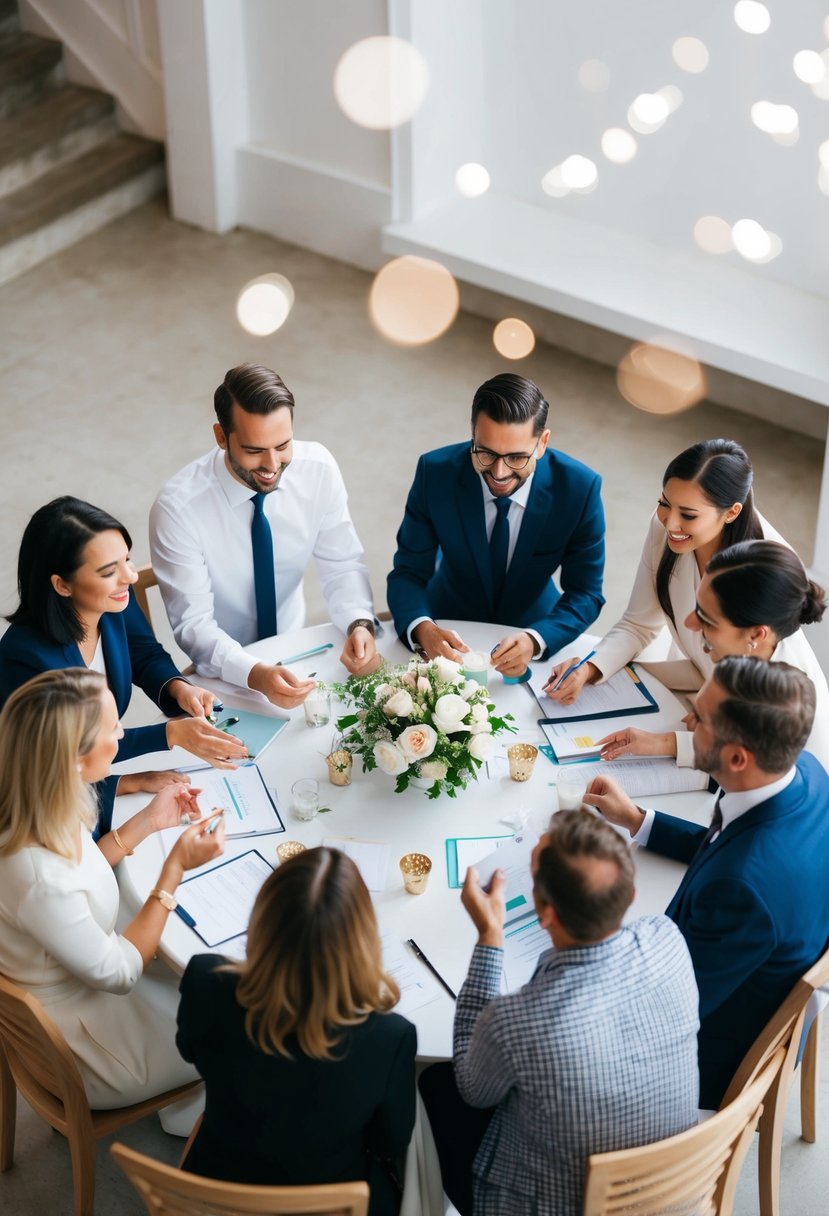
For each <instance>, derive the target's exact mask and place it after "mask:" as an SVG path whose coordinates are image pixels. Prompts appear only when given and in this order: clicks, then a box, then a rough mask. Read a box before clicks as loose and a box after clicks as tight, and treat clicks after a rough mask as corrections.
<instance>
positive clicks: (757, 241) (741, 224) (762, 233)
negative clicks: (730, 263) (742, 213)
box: [731, 219, 772, 262]
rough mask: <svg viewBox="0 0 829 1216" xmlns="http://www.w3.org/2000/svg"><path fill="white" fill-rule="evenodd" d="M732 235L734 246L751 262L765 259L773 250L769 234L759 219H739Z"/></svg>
mask: <svg viewBox="0 0 829 1216" xmlns="http://www.w3.org/2000/svg"><path fill="white" fill-rule="evenodd" d="M731 236H732V239H733V241H734V248H735V249H736V250H737V252H738V253H739V254H741V255H742V256H743V257H744V258H746V260H747V261H749V262H760V261H764V260H765V259H766V258H767V257H768V254H769V253H770V252H771V248H772V246H771V240H770V239H769V234H768V233H767V232H766V230H765V228H764V227H763V225H762V224H760V223H758V222H757V220H749V219H742V220H737V222H736V224H733V225H732V228H731Z"/></svg>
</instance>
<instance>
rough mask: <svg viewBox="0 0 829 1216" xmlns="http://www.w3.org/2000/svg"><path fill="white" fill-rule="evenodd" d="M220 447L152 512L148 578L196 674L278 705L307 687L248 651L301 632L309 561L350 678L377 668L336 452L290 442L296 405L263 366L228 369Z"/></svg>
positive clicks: (297, 698)
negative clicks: (152, 577) (341, 639)
mask: <svg viewBox="0 0 829 1216" xmlns="http://www.w3.org/2000/svg"><path fill="white" fill-rule="evenodd" d="M214 405H215V409H216V418H217V422H216V423H215V425H214V427H213V434H214V436H215V438H216V443H217V445H218V446H217V447H216V448H215V449H214V450H213V451H212V452H209V453H208V454H207V455H206V456H202V457H200V458H199V459H198V460H194V461H193V462H192V463H191V464H189V465H186V466H185V468H183V469H181V470H180V472H178V473H177V474H176V475H175V476H174V477H172V478H171V479H170V481H168V482H167V484H166V485H165V486H164V488H163V489H162V491H161V493H160V494H159V496H158V498H157V499H156V501H155V503H154V504H153V508H152V511H151V513H150V549H151V552H152V562H153V569H154V571H155V574H156V577H157V578H158V584H159V587H160V589H161V594H162V596H163V598H164V604H165V607H166V609H167V614H168V616H169V618H170V623H171V625H172V627H173V632H174V634H175V637H176V641H177V642H178V644H179V646H180V647H181V648H182V650H184V651H185V653H186V654H188V655H189V656H190V657H191V659H192V660H193V662H194V663H195V665H196V670H197V671H198V672H199V674H201V675H209V676H214V677H218V678H220V679H222V680H225V681H226V682H227V683H230V684H237V685H241V686H242V687H248V688H253V689H255V690H256V691H257V692H261V693H263V694H264V695H265V696H266V697H267V698H268V700H270V701H272V702H273V703H274V704H275V705H281V706H283V707H285V708H292V707H293V706H295V705H298V704H299V703H300V702H301V701H304V699H305V697H306V696H307V695H308V693H309V692H310V691H311V689H312V688H313V687H314V681H313V680H300V679H298V677H297V676H295V675H294V674H293V673H292V672H290V671H289V670H287V669H286V668H285V667H281V666H276V665H275V664H272V663H263V662H259V661H257V660H256V659H255V658H253V657H252V656H250V655H249V654H247V653H246V652H245V650H244V647H245V646H247V645H249V644H250V643H251V642H254V641H257V640H258V639H259V638H261V637H269V636H272V635H273V634H274V633H277V632H280V633H284V632H287V631H289V630H292V629H299V628H301V627H302V626H303V625H304V623H305V599H304V596H303V592H302V579H303V576H304V574H305V570H306V567H307V566H308V563H309V561H310V559H311V558H312V557H313V558H314V560H315V561H316V565H317V571H318V574H319V578H320V582H321V584H322V590H323V594H324V595H325V600H326V603H327V605H328V610H329V612H330V614H331V620H332V621H333V622H334V624H335V625H337V626H338V627H339V628H340V629H341V630H342V631H343V633H344V634H345V635H346V639H345V646H344V648H343V652H342V655H341V656H340V657H341V661H342V662H343V664H344V665H345V666H346V668H347V669H348V670H349V671H350V672H352V673H354V674H365V673H366V672H368V671H372V670H374V668H375V666H376V665H377V662H378V656H377V648H376V646H375V641H374V631H375V620H374V609H373V607H372V597H371V587H370V586H369V581H368V570H367V568H366V566H365V564H364V563H363V561H362V555H363V548H362V545H361V544H360V540H359V538H358V536H357V533H356V532H355V530H354V525H353V523H352V522H351V516H350V514H349V511H348V496H347V494H346V489H345V484H344V482H343V479H342V475H341V474H340V470H339V468H338V467H337V464H336V462H335V460H334V458H333V456H332V455H331V453H330V452H329V451H328V450H327V449H326V448H324V447H323V446H322V445H321V444H319V443H306V442H302V441H300V440H296V441H295V440H294V438H293V412H294V398H293V394H292V393H291V391H290V390H289V389H288V388H287V387H286V386H285V384H284V383H283V381H282V379H281V378H280V377H279V376H278V375H277V374H276V373H275V372H272V371H270V370H269V369H268V368H265V367H258V366H256V365H255V364H250V363H246V364H242V365H241V366H240V367H235V368H231V370H230V371H229V372H228V373H227V375H226V376H225V378H224V382H223V383H222V384H221V385H219V387H218V388H217V389H216V393H215V397H214Z"/></svg>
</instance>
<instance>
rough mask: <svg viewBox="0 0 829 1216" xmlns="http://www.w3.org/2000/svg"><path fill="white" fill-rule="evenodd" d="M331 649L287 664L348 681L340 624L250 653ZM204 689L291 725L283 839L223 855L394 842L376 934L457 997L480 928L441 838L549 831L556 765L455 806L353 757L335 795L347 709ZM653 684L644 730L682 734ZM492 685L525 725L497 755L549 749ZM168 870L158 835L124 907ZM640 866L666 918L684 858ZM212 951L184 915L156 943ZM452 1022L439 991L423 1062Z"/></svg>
mask: <svg viewBox="0 0 829 1216" xmlns="http://www.w3.org/2000/svg"><path fill="white" fill-rule="evenodd" d="M442 623H443V624H447V625H449V626H450V627H453V628H457V629H458V632H459V633H460V634H461V636H462V637H463V638H464V640H465V641H466V642H467V643H468V644H469V645H470V646H472V647H474V648H476V649H479V650H482V651H487V652H488V651H489V650H490V649H491V647H492V646H494V645H495V643H496V642H497V641H499V640H500V638H501V637H502V636H503V635H504V629H503V627H502V626H495V625H485V624H478V623H470V622H442ZM328 641H331V642H333V643H334V645H333V647H332V649H331V650H329V651H326V652H325V653H324V654H322V655H317V656H314V657H312V658H309V659H305V660H300V661H299V662H296V663H292V664H291V669H292V670H293V671H294V672H296V674H297V675H300V676H307V675H310V674H311V673H312V672H315V673H316V675H317V678H318V679H320V680H325V681H326V682H327V683H331V682H333V681H335V680H343V679H344V678H345V676H346V672H345V671H344V669H343V668H342V666H341V665H340V663H339V654H340V651H341V649H342V635H341V634H340V633H339V631H338V630H337V629H335V628H334V626H333V625H319V626H313V627H310V628H307V629H303V630H297V631H295V632H294V633H291V634H283V635H280V636H279V637H277V638H271V639H268V640H267V641H264V642H257V643H256V644H254V645H253V646H251V647H249V651H250V652H251V653H253V654H257V655H259V656H261V657H262V658H263V659H266V660H268V661H271V662H273V661H276V660H277V659H279V660H281V659H284V658H286V657H289V656H291V655H294V654H296V653H299V652H301V651H304V650H307V649H310V648H311V647H314V646H318V645H320V644H321V643H323V642H328ZM590 641H591V639H590V638H588V637H585V638H584V639H582V640H581V641H580V642H577V643H575V644H574V645H572V646H569V647H568V648H567V653H568V654H577V653H587V650H588V649H590ZM378 645H379V649H380V650H381V651H382V653H383V654H384V655H385V656H386V657H387V658H388V659H389V660H390V661H391V662H395V663H405V662H407V661H408V659H409V658H410V657H411V654H410V652H409V651H408V650H407V649H406V648H405V647H404V646H403V645H402V644H401V643H400V641H399V640H398V639H397V638H396V637H395V636H394V634H393V632H392V629H391V627H390V626H389V627H387V628H386V632H385V635H384V637H382V638H381V639H380V641H379V643H378ZM544 666H545V668H547V669H549V667H551V666H552V661H551V660H547V661H546V662H545V664H544ZM200 683H202V684H204V685H205V686H207V687H210V688H213V689H214V690H216V691H217V692H218V693H219V694H220V695H221V696H222V700H223V701H224V703H225V706H226V707H231V706H232V707H244V708H249V709H255V710H256V711H258V712H260V713H272V714H274V715H275V716H277V717H283V718H285V717H287V718H289V719H290V721H289V724H288V726H287V727H286V728H285V729H284V730H283V731H282V732H281V733H280V734H279V736H278V737H277V738H276V740H275V741H274V743H273V744H272V745H271V746H270V747H269V748H268V749H267V750H266V752H265V753H264V755H263V756H262V758H261V761H260V768H261V770H262V773H263V776H264V778H265V781H266V784H267V785H268V787H269V789H271V790H272V792H274V794H275V798H276V802H277V805H278V807H279V810H280V813H281V816H282V819H283V822H284V824H285V828H286V831H285V832H284V833H280V834H278V835H277V834H269V835H266V836H259V837H257V838H255V839H253V840H251V839H247V840H230V841H228V842H227V849H226V856H228V857H231V856H233V855H235V854H239V853H243V852H246V851H247V850H248V849H250V848H252V847H255V848H257V849H258V850H259V851H260V852H261V853H262V855H263V856H264V857H265V858H266V859H267V860H268V861H269V862H271V863H272V864H276V855H275V850H276V846H277V845H278V844H279V843H281V842H282V841H283V840H300V841H302V842H303V843H304V844H306V845H307V846H309V847H313V846H314V845H318V844H320V843H322V841H323V839H325V838H326V837H329V836H352V837H358V838H361V839H364V840H372V841H383V842H388V844H389V845H390V846H391V847H390V855H389V864H388V872H387V879H386V889H385V890H384V891H381V892H375V893H373V896H372V898H373V899H374V903H375V907H376V909H377V914H378V920H379V922H380V927H381V929H383V930H388V931H390V932H392V933H395V934H397V935H398V936H399V937H400V938H402V939H404V940H405V939H407V938H410V937H411V938H414V939H415V940H416V941H417V943H418V945H419V946H420V947H421V949H422V950H423V951H424V952H425V954H426V955H427V956H428V957H429V959H430V960H431V961H432V963H433V964H434V965H435V967H437V969H438V970H439V971H440V973H441V975H443V976H444V978H445V979H446V980H447V982H448V983H449V985H450V986H451V987H452V988H453V989H454V990H455V991H458V989H459V988H460V986H461V984H462V983H463V980H464V977H465V975H466V971H467V967H468V964H469V958H470V954H471V952H472V947H473V945H474V942H475V932H474V929H473V927H472V924H471V922H470V921H469V919H468V917H467V915H466V913H465V912H464V910H463V908H462V907H461V904H460V892H459V891H458V890H457V889H450V888H449V886H448V880H447V870H446V857H445V853H446V840H447V838H449V837H458V836H489V835H493V836H494V835H507V834H509V832H510V827H509V826H508V825H507V824H505V823H504V822H503V821H502V818H503V817H504V816H515V815H516V814H520V813H521V812H522V811H526V812H527V814H528V822H527V827H528V828H529V829H531V830H534V831H535V832H536V833H540V832H542V831H543V830H544V828H545V827H546V824H547V821H548V819H549V816H550V814H551V813H552V812H553V811H555V810H557V809H558V803H557V798H556V790H555V781H556V773H557V771H558V769H557V768H556V766H554V765H552V764H551V763H550V762H549V761H548V760H547V759H546V758H545V757H544V756H542V755H539V757H538V761H537V763H536V766H535V770H534V772H533V775H532V777H531V778H530V780H529V781H528V782H526V783H523V784H520V783H516V782H513V781H511V780H510V779H509V777H508V775H506V769H505V768H504V775H503V776H500V775H499V776H498V777H497V779H494V780H485V778H484V774H483V770H482V771H481V776H480V779H479V781H478V782H472V783H471V784H470V786H469V787H468V788H467V789H466V790H464V791H462V792H460V793H459V794H458V796H457V798H450V797H448V796H447V795H442V796H441V797H440V798H438V799H429V798H427V797H426V794H425V793H424V792H423V791H422V790H416V789H412V788H410V789H408V790H406V791H405V792H404V793H402V794H395V793H394V778H392V777H389V776H386V775H385V774H384V773H382V772H380V771H375V772H371V773H363V772H362V771H361V765H360V758H359V757H355V764H354V771H353V776H352V783H351V785H350V786H347V787H337V786H333V785H331V784H330V783H329V782H328V778H327V768H326V763H325V757H326V755H327V754H328V752H329V751H331V750H332V746H333V745H334V742H335V738H336V729H335V726H334V720H335V718H336V717H337V716H338V708H339V709H340V711H341V712H345V711H344V709H342V707H338V706H337V705H336V704H335V705H334V713H333V714H332V721H331V725H330V726H327V727H319V728H316V729H315V728H310V727H308V726H306V724H305V717H304V713H303V710H302V707H300V708H299V709H297V710H294V711H292V712H290V713H287V712H285V711H282V710H278V709H275V708H274V707H273V706H270V705H269V704H268V703H267V702H266V701H265V700H264V698H263V697H261V696H260V694H258V693H253V692H250V691H248V690H241V689H233V688H230V687H229V686H226V685H221V684H220V683H219V682H217V681H208V680H202V681H200ZM648 687H649V688H650V689H651V691H652V692H653V694H654V696H655V697H656V699H657V701H658V703H659V706H660V712H659V713H658V714H653V715H650V716H649V718H648V720H647V728H648V729H652V730H666V729H671V728H676V727H677V725H678V723H679V722H680V719H681V717H682V715H683V712H684V710H683V707H682V706H681V705H680V703H679V702H678V701H677V700H676V698H675V697H674V696H673V695H672V694H671V693H670V692H669V691H668V690H667V689H664V688H662V687H661V686H659V685H658V683H657V681H656V680H654V679H653V677H651V676H648ZM489 689H490V694H491V696H492V699H493V700H494V702H495V704H496V705H497V707H498V709H499V710H500V711H503V712H508V713H511V714H512V715H513V717H514V719H515V725H516V726H517V727H518V728H519V733H518V734H517V735H499V736H498V744H499V748H498V751H497V752H496V755H498V754H501V755H504V754H505V749H506V747H507V746H509V744H510V743H512V742H515V741H516V740H519V741H526V742H532V743H536V744H540V743H542V742H544V739H543V736H542V734H541V731H540V728H539V727H538V725H537V720H538V718H539V717H540V716H541V714H540V711H539V707H538V704H537V702H536V700H535V698H534V697H533V695H532V694H531V693H530V691H529V689H528V688H527V687H526V686H525V685H506V684H504V683H503V681H502V679H501V677H500V676H499V675H497V674H496V673H494V672H491V673H490V681H489ZM643 725H644V723H643ZM613 726H614V723H612V722H608V723H607V725H606V728H605V731H607V730H610V729H613ZM176 762H178V763H188V762H189V763H192V757H189V756H187V753H177V754H176V753H173V754H171V753H170V752H164V753H156V754H154V755H153V756H142V757H139V758H138V759H137V760H135V761H132V762H130V763H129V764H128V765H124V766H122V768H124V769H133V770H136V769H147V768H169V767H171V765H172V764H173V763H176ZM501 767H502V768H503V767H504V766H501ZM300 777H315V778H317V780H318V781H319V782H320V793H321V801H322V804H323V805H326V806H328V807H330V808H331V809H330V813H327V814H321V815H319V816H317V818H315V819H313V820H311V821H310V822H306V823H301V822H298V821H297V820H296V819H295V818H294V817H293V815H292V812H291V800H290V793H291V786H292V784H293V783H294V781H296V780H297V779H299V778H300ZM145 801H146V795H135V794H133V795H129V796H127V797H124V798H119V799H118V800H117V802H116V809H115V825H116V826H117V825H118V824H119V823H121V822H123V821H124V820H125V819H127V818H129V817H130V815H132V814H134V813H135V811H136V810H137V809H138V808H139V807H140V806H141V805H142V804H143V802H145ZM654 801H655V802H656V804H657V805H658V806H659V807H660V809H664V810H668V811H671V812H672V813H675V814H680V815H682V816H683V817H685V818H687V819H692V820H694V821H695V822H699V823H706V822H707V821H708V819H709V818H710V813H711V804H712V798H711V796H710V795H709V794H707V793H703V794H699V793H696V794H675V795H672V796H670V797H667V796H666V797H661V798H658V799H656V800H654ZM409 852H419V853H426V854H427V855H428V856H429V857H430V858H431V859H432V872H431V876H430V879H429V884H428V888H427V890H426V892H425V893H424V894H423V895H420V896H412V895H409V894H407V893H406V891H405V890H404V888H403V884H402V881H401V877H400V871H399V866H398V861H399V858H400V857H401V856H402V855H403V854H405V853H409ZM161 862H162V852H161V844H160V840H159V839H158V838H157V837H150V838H148V839H147V840H146V841H145V842H144V843H143V844H142V845H141V847H140V848H139V849H137V850H136V852H135V854H134V855H133V856H131V857H126V858H124V860H123V861H122V862H121V864H120V865H119V867H118V871H117V873H118V879H119V883H120V886H121V892H122V899H123V901H124V903H125V904H126V906H127V908H128V909H133V910H137V908H138V907H139V906H140V905H141V904H142V903H143V901H144V900H145V899H146V897H147V895H148V893H149V891H150V890H151V889H152V887H153V886H155V884H156V881H157V879H158V873H159V869H160V867H161ZM214 864H215V863H214ZM636 869H637V883H636V885H637V894H636V900H635V902H634V905H633V907H632V909H631V913H630V915H631V916H633V917H635V916H637V915H642V914H644V913H656V912H663V911H664V910H665V907H666V906H667V904H668V902H669V900H670V898H671V896H672V895H673V893H674V891H675V890H676V887H677V886H678V884H679V881H680V878H681V876H682V872H683V867H682V866H681V865H680V864H679V863H677V862H673V861H669V860H667V859H665V858H661V857H657V856H656V855H653V854H649V853H648V852H647V851H645V850H639V851H638V852H637V856H636ZM205 949H206V947H205V946H204V945H203V944H202V942H201V941H200V939H199V938H198V937H197V936H196V934H195V933H194V932H193V931H192V930H191V929H189V928H188V927H187V926H186V925H185V924H184V923H183V922H182V921H181V920H180V919H179V918H177V917H175V916H171V917H170V918H169V920H168V923H167V927H166V928H165V930H164V935H163V938H162V942H161V953H162V955H163V956H164V957H165V958H166V959H167V961H168V962H169V963H170V964H171V965H172V966H173V967H174V968H175V969H177V970H183V969H184V967H185V966H186V964H187V962H188V960H189V959H190V957H191V956H192V955H193V954H194V953H197V952H198V951H200V950H205ZM417 966H421V964H419V963H418V964H417ZM453 1014H454V1002H453V1001H452V1000H451V998H450V997H449V996H448V995H446V994H444V993H443V992H442V991H441V994H440V996H439V998H438V999H437V1000H436V1001H434V1002H433V1003H431V1004H428V1005H425V1006H423V1007H422V1008H420V1009H417V1010H415V1011H414V1012H413V1013H412V1014H411V1015H410V1016H411V1017H412V1020H413V1021H414V1022H415V1023H416V1025H417V1028H418V1042H419V1047H418V1054H419V1056H420V1057H421V1058H446V1057H449V1056H451V1054H452V1019H453Z"/></svg>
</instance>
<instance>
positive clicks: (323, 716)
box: [302, 686, 331, 726]
mask: <svg viewBox="0 0 829 1216" xmlns="http://www.w3.org/2000/svg"><path fill="white" fill-rule="evenodd" d="M302 708H303V709H304V710H305V722H306V725H307V726H327V725H328V723H329V722H330V721H331V694H330V693H329V692H327V691H326V690H325V689H324V688H321V687H319V686H318V687H317V688H315V689H314V691H313V692H311V693H309V694H308V696H307V697H306V698H305V700H304V701H303V703H302Z"/></svg>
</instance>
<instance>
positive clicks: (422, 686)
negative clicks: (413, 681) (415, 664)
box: [417, 676, 432, 692]
mask: <svg viewBox="0 0 829 1216" xmlns="http://www.w3.org/2000/svg"><path fill="white" fill-rule="evenodd" d="M417 691H418V692H431V691H432V685H431V684H430V683H429V681H428V680H427V679H426V677H425V676H418V677H417Z"/></svg>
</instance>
